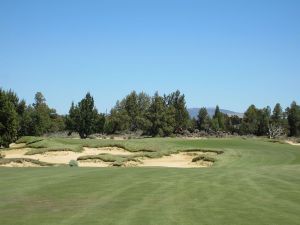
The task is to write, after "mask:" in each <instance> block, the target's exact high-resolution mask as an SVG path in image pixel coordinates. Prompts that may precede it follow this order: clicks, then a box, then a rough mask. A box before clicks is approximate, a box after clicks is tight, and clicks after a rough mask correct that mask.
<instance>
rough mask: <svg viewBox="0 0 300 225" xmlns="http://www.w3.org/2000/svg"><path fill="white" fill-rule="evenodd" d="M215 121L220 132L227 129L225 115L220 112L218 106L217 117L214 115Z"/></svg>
mask: <svg viewBox="0 0 300 225" xmlns="http://www.w3.org/2000/svg"><path fill="white" fill-rule="evenodd" d="M213 119H214V120H216V121H215V122H214V124H215V128H217V127H218V130H224V128H225V121H224V114H223V113H222V112H221V111H220V108H219V106H218V105H217V106H216V110H215V115H214V117H213Z"/></svg>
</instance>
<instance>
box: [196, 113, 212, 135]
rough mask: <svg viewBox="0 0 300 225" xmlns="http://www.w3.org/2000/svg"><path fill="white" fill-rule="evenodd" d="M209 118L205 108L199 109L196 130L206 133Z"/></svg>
mask: <svg viewBox="0 0 300 225" xmlns="http://www.w3.org/2000/svg"><path fill="white" fill-rule="evenodd" d="M210 123H211V122H210V118H209V115H208V112H207V109H206V108H201V109H200V110H199V113H198V120H197V128H198V129H199V130H205V131H207V130H208V129H209V126H210Z"/></svg>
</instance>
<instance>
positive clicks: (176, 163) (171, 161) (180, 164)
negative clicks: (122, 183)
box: [139, 152, 213, 168]
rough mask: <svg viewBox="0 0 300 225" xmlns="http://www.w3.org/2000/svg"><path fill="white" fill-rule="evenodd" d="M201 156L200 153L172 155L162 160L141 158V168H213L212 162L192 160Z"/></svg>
mask: <svg viewBox="0 0 300 225" xmlns="http://www.w3.org/2000/svg"><path fill="white" fill-rule="evenodd" d="M203 154H204V153H203ZM198 155H201V153H199V152H181V153H178V154H172V155H170V156H163V157H161V158H154V159H150V158H140V159H139V160H140V161H141V162H142V163H141V164H139V166H141V167H174V168H199V167H209V166H212V164H213V163H212V162H206V161H197V162H192V160H193V159H194V158H195V157H196V156H198Z"/></svg>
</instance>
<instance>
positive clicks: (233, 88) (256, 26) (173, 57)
mask: <svg viewBox="0 0 300 225" xmlns="http://www.w3.org/2000/svg"><path fill="white" fill-rule="evenodd" d="M299 24H300V1H297V0H295V1H292V0H282V1H276V0H272V1H271V0H270V1H268V0H264V1H261V0H260V1H256V0H251V1H250V0H249V1H246V0H235V1H233V0H228V1H223V0H222V1H221V0H219V1H216V0H206V1H204V0H203V1H201V0H198V1H189V0H182V1H177V0H170V1H169V0H165V1H163V0H160V1H156V0H151V1H125V0H120V1H116V0H107V1H104V0H102V1H101V0H99V1H83V0H82V1H77V0H73V1H66V0H51V1H50V0H49V1H32V0H27V1H15V0H9V1H4V0H0V87H2V88H4V89H9V88H11V89H13V90H14V91H16V92H17V93H18V95H19V96H20V97H22V98H24V99H25V100H26V101H27V102H28V103H32V101H33V96H34V93H35V92H37V91H41V92H43V94H44V95H45V97H46V99H47V102H48V104H49V105H50V106H51V107H54V108H56V109H57V110H58V112H60V113H66V112H67V111H68V108H69V106H70V104H71V101H79V100H80V99H81V98H82V97H83V96H84V94H85V93H86V92H87V91H90V92H91V93H92V95H94V97H95V100H96V105H97V108H98V109H99V110H100V111H103V112H104V111H105V110H106V109H108V110H109V109H110V108H111V107H112V106H113V105H114V104H115V102H116V100H117V99H120V98H122V97H124V96H125V95H126V94H128V93H129V92H130V91H131V90H137V91H145V92H147V93H149V94H153V93H154V92H155V91H156V90H157V91H159V92H160V93H169V92H171V91H175V90H176V89H179V90H181V91H182V92H184V93H185V95H186V98H187V99H186V100H187V105H188V106H189V107H199V106H207V107H210V106H215V105H216V104H219V105H220V106H221V108H225V109H231V110H234V111H240V112H242V111H244V110H246V108H247V107H248V106H249V105H250V104H252V103H254V104H256V105H257V106H258V107H264V106H266V105H270V106H273V105H274V104H275V103H276V102H281V103H282V104H283V106H284V107H286V106H288V105H289V104H290V103H291V101H293V100H296V101H298V102H300V94H299V86H300V26H299Z"/></svg>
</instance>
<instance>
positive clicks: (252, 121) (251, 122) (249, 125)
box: [241, 105, 258, 134]
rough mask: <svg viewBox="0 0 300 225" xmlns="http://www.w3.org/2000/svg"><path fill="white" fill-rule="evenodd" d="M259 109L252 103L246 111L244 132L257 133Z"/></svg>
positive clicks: (243, 123)
mask: <svg viewBox="0 0 300 225" xmlns="http://www.w3.org/2000/svg"><path fill="white" fill-rule="evenodd" d="M257 112H258V109H257V108H256V107H255V105H251V106H250V107H249V108H248V109H247V111H246V112H245V113H244V118H243V122H242V126H241V132H242V134H256V132H257V130H258V115H257Z"/></svg>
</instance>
